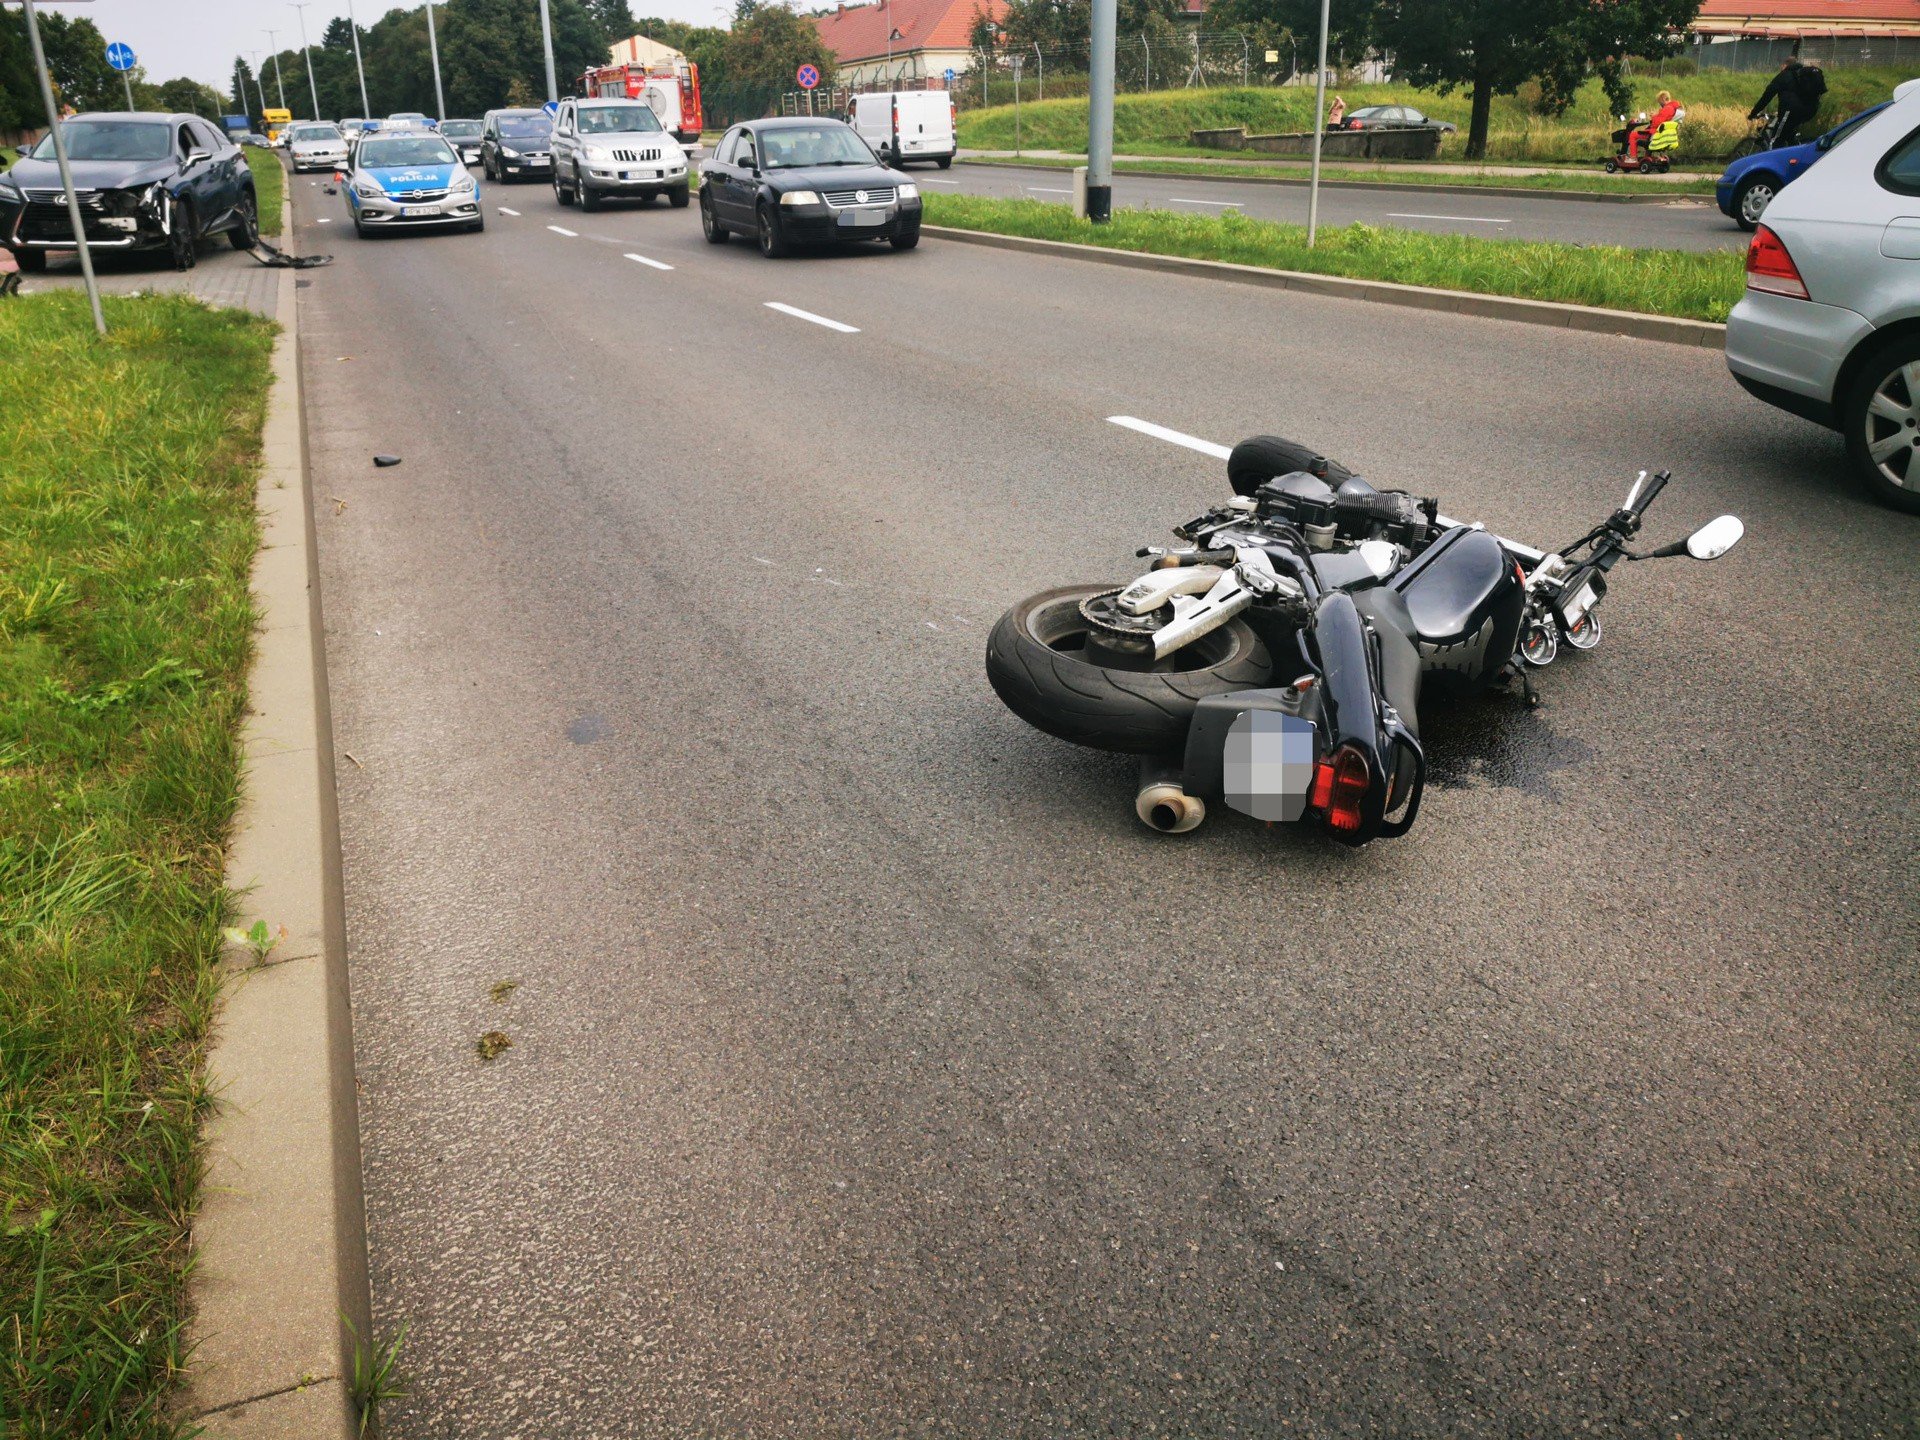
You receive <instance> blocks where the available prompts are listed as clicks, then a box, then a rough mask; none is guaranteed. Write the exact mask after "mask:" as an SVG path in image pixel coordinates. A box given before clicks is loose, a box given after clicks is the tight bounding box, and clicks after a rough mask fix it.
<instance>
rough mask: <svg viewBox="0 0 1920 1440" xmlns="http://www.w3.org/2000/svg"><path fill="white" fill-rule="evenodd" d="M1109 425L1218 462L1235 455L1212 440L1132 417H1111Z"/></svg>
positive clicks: (1109, 417)
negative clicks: (1170, 444) (1184, 433)
mask: <svg viewBox="0 0 1920 1440" xmlns="http://www.w3.org/2000/svg"><path fill="white" fill-rule="evenodd" d="M1107 423H1108V424H1110V425H1120V426H1123V427H1125V428H1126V429H1128V430H1138V431H1139V432H1140V433H1141V434H1142V435H1151V436H1153V438H1154V439H1156V440H1166V441H1168V442H1170V443H1172V444H1174V445H1184V446H1186V447H1187V449H1189V450H1198V451H1199V452H1200V453H1201V454H1202V455H1211V456H1212V457H1213V458H1214V459H1216V460H1224V459H1226V458H1227V456H1229V455H1231V454H1232V453H1233V452H1232V451H1231V450H1229V449H1228V448H1227V447H1226V446H1225V445H1216V444H1214V443H1213V442H1212V441H1211V440H1202V439H1200V438H1199V437H1198V436H1195V435H1183V434H1181V433H1180V432H1179V431H1178V430H1169V429H1167V427H1166V426H1164V425H1155V424H1154V423H1153V422H1152V421H1151V420H1136V419H1134V418H1133V416H1131V415H1109V416H1108V417H1107Z"/></svg>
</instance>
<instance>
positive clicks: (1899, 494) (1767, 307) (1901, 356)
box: [1727, 81, 1920, 514]
mask: <svg viewBox="0 0 1920 1440" xmlns="http://www.w3.org/2000/svg"><path fill="white" fill-rule="evenodd" d="M1894 97H1895V98H1894V103H1893V104H1891V105H1889V106H1888V107H1887V108H1886V109H1885V110H1882V111H1881V112H1880V113H1879V114H1878V115H1876V116H1874V117H1873V118H1872V119H1871V120H1869V121H1867V122H1866V123H1865V124H1863V125H1861V126H1859V127H1857V128H1856V129H1854V130H1853V131H1851V132H1849V134H1848V135H1847V138H1846V139H1845V141H1844V142H1842V143H1841V144H1839V145H1836V146H1834V148H1833V149H1832V150H1831V151H1829V152H1828V153H1827V154H1826V155H1825V156H1823V157H1822V159H1821V161H1820V163H1819V165H1817V166H1816V167H1814V168H1813V169H1812V170H1810V171H1808V172H1807V173H1806V174H1805V175H1802V176H1801V177H1800V178H1799V179H1798V180H1796V181H1794V183H1793V184H1792V185H1790V186H1788V187H1787V188H1786V189H1784V190H1782V191H1781V192H1780V194H1779V195H1778V196H1776V197H1775V199H1774V200H1773V203H1772V204H1770V205H1769V206H1768V207H1767V213H1766V218H1765V219H1764V220H1763V221H1762V222H1761V224H1760V227H1759V228H1758V229H1757V230H1756V231H1755V232H1754V236H1753V242H1752V244H1751V245H1750V246H1749V247H1748V250H1747V293H1746V297H1745V298H1744V299H1743V300H1741V301H1740V303H1739V304H1738V305H1736V306H1734V307H1733V314H1732V315H1730V316H1729V317H1728V318H1727V368H1728V369H1729V370H1731V371H1732V372H1733V378H1734V379H1736V380H1738V381H1739V382H1740V384H1741V385H1743V386H1744V387H1746V389H1747V390H1748V391H1750V392H1751V393H1752V394H1754V395H1756V396H1758V397H1759V398H1760V399H1762V400H1765V401H1766V402H1767V403H1768V404H1770V405H1777V406H1779V407H1780V408H1781V409H1783V410H1789V411H1792V412H1793V413H1794V414H1796V415H1801V416H1804V417H1805V418H1807V419H1809V420H1812V421H1814V422H1816V423H1818V424H1821V425H1825V426H1827V427H1829V428H1830V429H1834V430H1838V431H1839V432H1840V433H1841V435H1842V436H1843V437H1844V438H1845V440H1846V445H1847V454H1848V456H1849V457H1850V459H1851V461H1852V465H1853V468H1854V470H1855V472H1856V473H1857V474H1858V475H1859V477H1860V479H1861V480H1862V481H1863V482H1864V483H1865V484H1866V486H1867V488H1868V489H1870V490H1871V491H1872V492H1873V493H1874V495H1875V496H1877V497H1878V498H1879V499H1880V500H1882V501H1884V502H1885V503H1886V504H1888V505H1891V506H1893V507H1894V508H1895V509H1899V510H1906V511H1910V512H1913V513H1915V514H1920V81H1908V82H1907V83H1906V84H1904V85H1902V86H1900V87H1899V89H1897V90H1896V91H1895V92H1894Z"/></svg>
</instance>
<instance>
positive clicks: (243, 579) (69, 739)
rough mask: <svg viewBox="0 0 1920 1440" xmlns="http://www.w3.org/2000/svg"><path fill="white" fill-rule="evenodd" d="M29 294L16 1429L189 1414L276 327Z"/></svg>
mask: <svg viewBox="0 0 1920 1440" xmlns="http://www.w3.org/2000/svg"><path fill="white" fill-rule="evenodd" d="M104 303H105V306H106V311H107V318H108V322H109V325H110V326H111V333H110V334H109V335H108V336H107V337H106V338H105V339H104V340H99V339H96V338H95V337H94V334H93V329H92V325H91V323H90V321H89V317H88V311H87V305H86V301H85V298H84V297H83V296H81V295H79V294H75V293H71V292H52V293H47V294H37V295H32V296H29V297H26V298H23V299H19V300H15V301H12V302H8V303H4V304H0V356H4V357H6V360H5V362H4V363H0V415H4V416H5V417H6V423H5V424H4V425H0V1316H4V1317H6V1319H5V1322H4V1324H0V1434H5V1435H8V1436H15V1435H18V1436H21V1437H40V1436H54V1435H58V1436H63V1437H66V1436H74V1437H81V1436H100V1437H104V1436H109V1435H110V1436H113V1437H116V1440H118V1437H142V1440H146V1437H160V1436H171V1435H174V1434H176V1433H177V1430H178V1426H177V1425H176V1424H175V1423H174V1422H173V1421H172V1420H171V1419H170V1418H169V1416H168V1414H167V1404H168V1399H169V1393H170V1390H171V1388H172V1385H173V1382H174V1379H175V1377H176V1375H177V1373H178V1371H179V1369H180V1368H181V1366H182V1364H183V1363H184V1358H185V1357H184V1355H183V1353H182V1340H181V1323H182V1320H183V1317H184V1314H185V1289H186V1275H187V1269H188V1227H189V1224H190V1222H191V1220H192V1217H193V1213H194V1209H195V1205H196V1202H197V1190H198V1186H199V1180H200V1174H201V1162H200V1158H199V1154H198V1140H197V1133H198V1127H199V1123H200V1120H201V1118H202V1113H203V1111H204V1109H205V1106H206V1103H207V1096H206V1094H205V1091H204V1090H203V1088H202V1085H203V1079H202V1061H203V1058H204V1051H205V1046H206V1041H207V1033H208V1026H209V1024H210V1022H211V1019H212V1014H213V1006H214V998H215V989H216V973H217V972H216V969H215V962H216V958H217V955H218V951H219V945H220V930H221V926H222V923H223V921H224V920H225V919H226V918H227V915H226V911H227V908H228V899H227V892H226V891H225V889H224V875H225V851H226V843H227V832H228V827H229V824H230V823H231V820H232V817H233V813H234V808H235V803H236V797H237V793H238V783H239V768H240V753H239V745H238V733H239V727H240V721H241V716H242V714H243V712H244V710H245V706H246V675H247V665H248V661H249V657H250V656H251V653H252V648H253V638H252V637H253V624H254V611H253V605H252V600H251V597H250V594H249V589H248V576H249V571H250V567H251V565H252V561H253V555H254V551H255V548H256V546H257V543H258V534H259V529H258V523H257V521H256V518H255V507H254V484H255V474H256V470H257V466H258V463H259V455H260V434H261V426H262V423H263V418H264V413H265V406H266V392H267V383H268V374H269V371H268V364H269V356H270V354H271V349H272V343H273V327H272V325H270V324H269V323H268V322H266V321H264V320H261V319H259V318H257V317H254V316H251V315H248V314H245V313H243V312H239V311H225V310H222V311H216V310H212V309H209V308H207V307H205V306H203V305H201V304H199V303H198V302H196V301H193V300H191V299H188V298H186V297H184V296H154V297H148V298H144V299H121V298H116V297H108V298H107V299H106V300H105V302H104Z"/></svg>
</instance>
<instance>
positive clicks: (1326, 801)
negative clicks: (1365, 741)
mask: <svg viewBox="0 0 1920 1440" xmlns="http://www.w3.org/2000/svg"><path fill="white" fill-rule="evenodd" d="M1371 783H1372V776H1371V774H1370V772H1369V771H1368V769H1367V757H1366V756H1364V755H1362V754H1361V753H1360V752H1359V751H1358V750H1356V749H1354V748H1353V747H1352V746H1351V745H1342V746H1341V747H1340V748H1339V749H1338V750H1336V751H1334V752H1333V755H1332V757H1331V758H1329V759H1326V760H1322V761H1321V762H1320V764H1319V766H1318V767H1317V768H1316V769H1315V770H1314V773H1313V789H1312V791H1311V792H1309V794H1308V797H1307V798H1308V801H1309V803H1310V804H1312V806H1313V808H1314V809H1316V810H1320V811H1324V812H1325V813H1326V817H1327V824H1328V826H1329V827H1330V828H1332V829H1334V830H1338V831H1340V832H1342V833H1343V834H1349V835H1350V834H1352V833H1353V832H1354V831H1356V830H1358V829H1359V828H1360V824H1361V814H1360V807H1361V805H1362V804H1363V803H1364V802H1365V801H1366V798H1367V787H1368V786H1369V785H1370V784H1371Z"/></svg>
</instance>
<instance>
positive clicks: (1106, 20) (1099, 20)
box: [1087, 0, 1119, 225]
mask: <svg viewBox="0 0 1920 1440" xmlns="http://www.w3.org/2000/svg"><path fill="white" fill-rule="evenodd" d="M1118 9H1119V6H1118V5H1117V3H1116V0H1093V53H1092V55H1091V56H1090V58H1091V60H1092V61H1093V64H1092V67H1091V73H1090V74H1089V75H1088V77H1087V80H1088V83H1087V218H1088V219H1089V220H1091V221H1093V223H1094V224H1096V225H1104V224H1106V223H1107V222H1108V221H1109V220H1111V219H1112V218H1113V32H1114V28H1115V25H1116V23H1117V20H1118V14H1117V11H1118Z"/></svg>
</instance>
